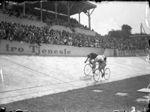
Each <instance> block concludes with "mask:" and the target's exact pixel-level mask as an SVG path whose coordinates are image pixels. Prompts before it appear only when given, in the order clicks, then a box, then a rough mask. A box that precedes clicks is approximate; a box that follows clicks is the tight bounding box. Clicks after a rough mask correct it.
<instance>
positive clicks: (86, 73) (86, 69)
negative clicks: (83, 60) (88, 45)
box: [84, 63, 92, 75]
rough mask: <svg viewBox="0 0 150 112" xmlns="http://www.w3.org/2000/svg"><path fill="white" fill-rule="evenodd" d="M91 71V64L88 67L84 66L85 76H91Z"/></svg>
mask: <svg viewBox="0 0 150 112" xmlns="http://www.w3.org/2000/svg"><path fill="white" fill-rule="evenodd" d="M91 71H92V68H91V65H90V64H89V63H88V64H86V65H85V66H84V74H85V75H90V73H91Z"/></svg>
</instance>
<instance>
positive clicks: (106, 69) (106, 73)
mask: <svg viewBox="0 0 150 112" xmlns="http://www.w3.org/2000/svg"><path fill="white" fill-rule="evenodd" d="M104 72H105V74H104V79H105V80H109V78H110V74H111V71H110V69H109V68H105V71H104Z"/></svg>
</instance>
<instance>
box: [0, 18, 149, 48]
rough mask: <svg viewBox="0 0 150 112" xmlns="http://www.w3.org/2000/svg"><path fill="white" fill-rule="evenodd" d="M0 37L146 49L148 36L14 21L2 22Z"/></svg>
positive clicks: (77, 44)
mask: <svg viewBox="0 0 150 112" xmlns="http://www.w3.org/2000/svg"><path fill="white" fill-rule="evenodd" d="M0 39H5V40H10V41H13V40H15V41H20V42H27V43H31V44H34V43H37V44H39V45H40V44H41V43H45V44H55V45H69V46H79V47H96V48H112V49H122V50H125V49H145V48H146V47H147V45H148V43H147V42H148V40H147V38H141V37H131V38H117V39H116V38H113V37H109V36H100V35H96V36H87V35H85V34H80V33H76V32H73V33H70V32H67V31H65V30H63V31H58V30H54V29H50V27H36V26H28V25H22V24H18V23H12V22H4V21H1V22H0Z"/></svg>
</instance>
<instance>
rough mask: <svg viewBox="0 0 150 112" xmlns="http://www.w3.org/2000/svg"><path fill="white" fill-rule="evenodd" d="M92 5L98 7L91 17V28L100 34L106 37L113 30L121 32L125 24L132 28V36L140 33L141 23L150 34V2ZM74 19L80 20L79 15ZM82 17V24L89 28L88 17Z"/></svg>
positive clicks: (112, 2) (107, 2) (96, 3)
mask: <svg viewBox="0 0 150 112" xmlns="http://www.w3.org/2000/svg"><path fill="white" fill-rule="evenodd" d="M90 2H91V1H90ZM91 3H93V4H95V5H96V6H97V7H96V8H95V9H94V11H93V13H92V15H91V28H92V29H94V31H96V32H98V33H99V34H101V35H105V34H108V32H109V31H111V30H121V26H122V25H123V24H127V25H129V26H131V28H132V34H134V33H140V25H141V23H142V25H143V27H144V29H145V32H146V33H147V34H150V7H149V5H148V2H146V1H145V2H131V1H129V2H123V1H122V2H121V1H120V2H116V1H111V2H110V1H103V2H91ZM91 11H92V10H91ZM72 17H73V18H75V19H77V20H78V14H76V15H73V16H72ZM80 17H81V19H80V21H81V24H83V25H87V26H88V17H87V16H86V15H85V14H84V13H81V16H80Z"/></svg>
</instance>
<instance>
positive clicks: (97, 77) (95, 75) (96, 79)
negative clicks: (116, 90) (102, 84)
mask: <svg viewBox="0 0 150 112" xmlns="http://www.w3.org/2000/svg"><path fill="white" fill-rule="evenodd" d="M100 76H102V72H101V71H99V69H98V68H97V69H96V70H95V73H93V79H94V81H96V82H98V81H99V79H100Z"/></svg>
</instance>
